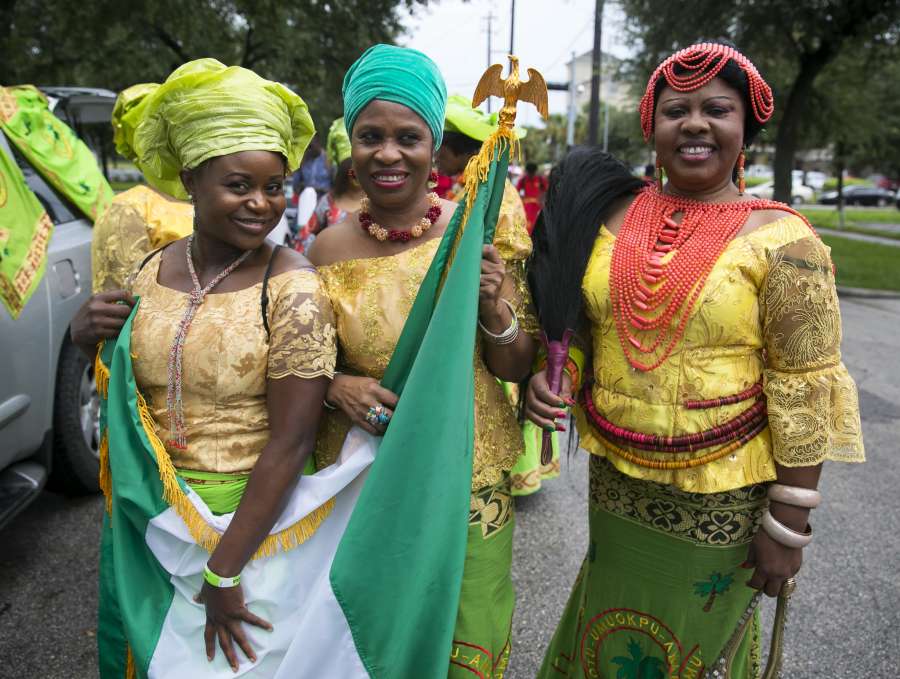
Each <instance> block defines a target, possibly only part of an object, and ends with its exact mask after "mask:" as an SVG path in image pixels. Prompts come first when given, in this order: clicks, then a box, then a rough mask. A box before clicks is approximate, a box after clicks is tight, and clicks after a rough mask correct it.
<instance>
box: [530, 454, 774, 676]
mask: <svg viewBox="0 0 900 679" xmlns="http://www.w3.org/2000/svg"><path fill="white" fill-rule="evenodd" d="M764 506H765V488H764V487H763V486H761V485H760V486H750V487H747V488H743V489H740V490H737V491H733V492H727V493H715V494H710V495H701V494H691V493H684V492H681V491H678V490H675V489H672V488H670V487H668V486H663V485H659V484H655V483H650V482H646V481H638V480H636V479H632V478H630V477H627V476H625V475H623V474H621V473H620V472H618V471H617V470H616V469H615V468H614V467H613V466H612V465H611V464H609V462H608V461H606V460H604V459H602V458H599V457H595V456H592V457H591V460H590V509H589V520H590V543H589V546H588V554H587V557H586V558H585V560H584V563H583V565H582V567H581V571H580V572H579V574H578V577H577V579H576V581H575V586H574V589H573V591H572V594H571V596H570V598H569V603H568V605H567V606H566V610H565V613H564V614H563V617H562V620H561V621H560V623H559V626H558V627H557V629H556V633H555V634H554V636H553V640H552V642H551V644H550V647H549V649H548V650H547V654H546V656H545V657H544V663H543V666H542V667H541V671H540V673H539V675H538V676H539V677H540V678H541V679H550V678H551V677H552V678H553V679H558V678H560V677H577V678H578V679H582V678H587V677H617V678H618V679H668V678H669V677H672V678H677V679H700V677H703V676H704V672H705V670H706V668H708V667H710V666H712V665H713V664H714V663H716V662H717V660H718V659H719V656H720V655H722V654H723V653H724V652H725V651H726V649H732V650H734V653H733V655H732V654H731V653H728V654H726V655H728V656H729V660H728V662H729V663H730V669H729V671H730V673H729V674H728V675H727V676H728V677H730V678H731V679H756V677H757V676H758V672H759V656H758V623H757V621H756V616H755V613H754V614H753V615H750V614H749V613H748V610H749V607H750V604H751V601H752V599H753V595H754V590H752V589H750V588H749V587H747V586H746V584H745V583H746V581H747V580H748V579H749V578H750V575H751V571H749V570H744V569H741V568H740V564H741V563H743V562H744V560H745V559H746V558H747V548H748V545H749V542H750V541H751V540H752V538H753V535H754V533H755V530H756V528H757V525H758V521H759V516H760V514H761V512H762V510H763V508H764Z"/></svg>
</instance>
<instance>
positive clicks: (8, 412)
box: [0, 394, 31, 429]
mask: <svg viewBox="0 0 900 679" xmlns="http://www.w3.org/2000/svg"><path fill="white" fill-rule="evenodd" d="M30 405H31V397H30V396H28V395H27V394H16V395H15V396H13V397H12V398H8V399H6V400H5V401H4V402H3V403H0V429H3V427H5V426H6V425H7V424H9V423H10V422H12V421H13V420H14V419H16V418H17V417H20V416H21V415H24V414H25V411H26V410H28V406H30Z"/></svg>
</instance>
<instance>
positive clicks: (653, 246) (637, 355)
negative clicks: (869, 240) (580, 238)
mask: <svg viewBox="0 0 900 679" xmlns="http://www.w3.org/2000/svg"><path fill="white" fill-rule="evenodd" d="M767 209H776V210H782V211H785V212H790V213H793V214H795V215H797V216H799V217H801V218H802V219H803V220H804V221H806V219H805V218H804V217H802V215H799V213H797V212H796V211H794V210H792V209H791V208H790V207H788V206H787V205H785V204H783V203H777V202H775V201H771V200H762V199H760V200H747V201H735V202H728V203H707V202H703V201H697V200H691V199H688V198H682V197H680V196H674V195H670V194H663V193H660V192H659V191H658V190H656V189H655V188H653V187H647V188H645V189H643V190H642V191H640V192H639V193H638V195H637V197H636V198H635V199H634V201H633V202H632V204H631V206H630V207H629V208H628V211H627V212H626V214H625V220H624V222H623V224H622V227H621V229H620V230H619V234H618V236H617V237H616V241H615V245H614V246H613V253H612V261H611V263H610V273H609V275H610V295H611V298H612V308H613V316H614V318H615V322H616V331H617V333H618V336H619V342H620V344H621V345H622V351H623V352H624V353H625V356H626V358H627V359H628V362H629V363H630V364H631V366H632V367H634V368H636V369H638V370H641V371H649V370H654V369H655V368H657V367H659V366H660V365H662V363H663V362H664V361H665V360H666V359H667V358H668V357H669V355H670V354H671V353H672V351H673V350H674V348H675V346H676V344H677V343H678V341H679V340H680V339H681V338H682V336H683V335H684V331H685V327H686V326H687V322H688V319H689V317H690V315H691V311H692V310H693V308H694V305H695V304H696V302H697V300H698V299H699V297H700V294H701V293H702V292H703V286H704V284H705V283H706V279H707V277H708V276H709V274H710V272H711V271H712V268H713V266H715V263H716V261H717V260H718V259H719V257H720V256H721V254H722V253H723V252H724V251H725V248H726V247H727V246H728V243H730V242H731V240H732V239H733V238H734V237H735V235H737V233H738V232H739V231H740V230H741V228H742V227H743V226H744V223H745V222H746V221H747V218H748V217H749V216H750V213H751V212H752V211H754V210H767ZM678 214H681V215H682V219H681V221H680V222H679V221H676V219H675V216H676V215H678ZM807 223H808V222H807ZM648 355H652V356H648ZM645 357H646V358H645Z"/></svg>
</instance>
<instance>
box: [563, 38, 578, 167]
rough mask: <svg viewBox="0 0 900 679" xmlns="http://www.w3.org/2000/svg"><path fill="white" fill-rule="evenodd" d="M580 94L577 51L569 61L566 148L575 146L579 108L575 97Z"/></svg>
mask: <svg viewBox="0 0 900 679" xmlns="http://www.w3.org/2000/svg"><path fill="white" fill-rule="evenodd" d="M577 96H578V83H576V82H575V52H572V61H570V62H569V120H568V121H567V125H566V149H570V148H572V147H573V146H575V115H576V114H577V109H576V106H575V99H576V97H577Z"/></svg>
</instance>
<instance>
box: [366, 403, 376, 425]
mask: <svg viewBox="0 0 900 679" xmlns="http://www.w3.org/2000/svg"><path fill="white" fill-rule="evenodd" d="M366 422H368V423H369V424H371V425H372V426H373V427H375V426H377V425H378V414H377V413H376V412H375V406H372V407H371V408H369V410H368V412H366Z"/></svg>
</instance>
